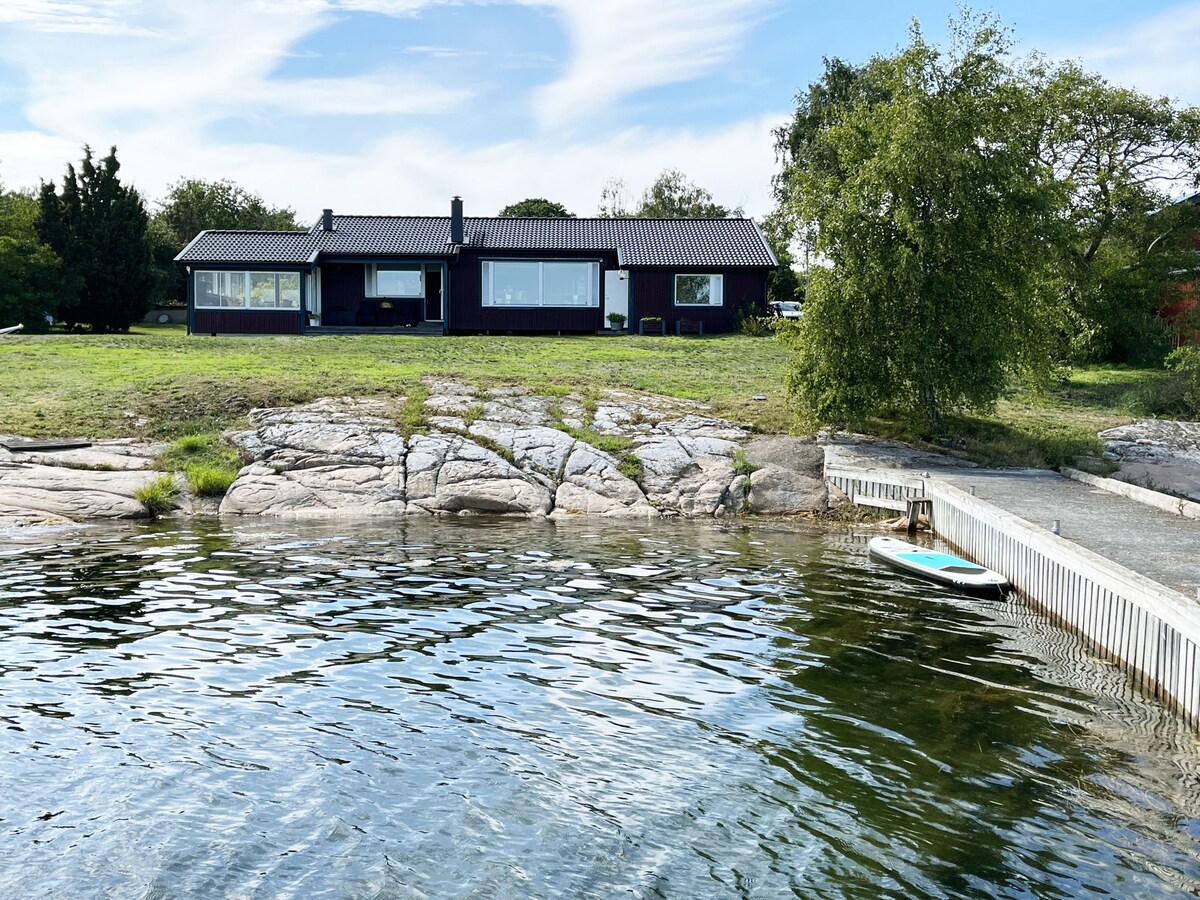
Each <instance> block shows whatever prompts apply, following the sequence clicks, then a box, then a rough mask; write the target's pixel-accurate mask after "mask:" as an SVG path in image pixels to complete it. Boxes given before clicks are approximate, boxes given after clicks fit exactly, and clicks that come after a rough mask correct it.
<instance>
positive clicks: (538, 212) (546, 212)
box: [498, 197, 575, 219]
mask: <svg viewBox="0 0 1200 900" xmlns="http://www.w3.org/2000/svg"><path fill="white" fill-rule="evenodd" d="M498 215H499V216H500V218H502V219H520V218H535V219H573V218H575V213H573V212H571V211H570V210H568V209H567V208H566V207H565V206H563V205H562V204H561V203H556V202H555V201H553V200H547V199H545V198H544V197H528V198H526V199H525V200H520V201H518V202H517V203H510V204H509V205H508V206H506V207H504V209H502V210H500V212H499V213H498Z"/></svg>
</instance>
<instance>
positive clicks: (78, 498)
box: [0, 381, 827, 521]
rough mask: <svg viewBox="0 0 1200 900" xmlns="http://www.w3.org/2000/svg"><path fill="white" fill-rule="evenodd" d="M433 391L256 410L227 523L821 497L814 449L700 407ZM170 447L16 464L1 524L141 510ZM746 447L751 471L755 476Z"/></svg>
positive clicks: (713, 512)
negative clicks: (139, 492) (157, 464)
mask: <svg viewBox="0 0 1200 900" xmlns="http://www.w3.org/2000/svg"><path fill="white" fill-rule="evenodd" d="M426 389H427V394H426V396H425V399H424V400H423V401H422V402H423V407H415V405H414V403H413V402H410V401H409V400H407V399H406V398H403V397H400V398H389V399H381V398H350V397H341V398H324V399H321V400H317V401H314V402H312V403H308V404H304V405H302V406H296V407H286V408H278V409H256V410H254V411H252V412H251V413H250V415H249V417H248V425H249V427H248V428H245V429H239V430H236V431H231V432H229V433H227V434H226V435H225V438H226V440H228V441H229V442H230V443H232V444H233V445H234V446H236V447H237V448H238V449H239V450H240V451H241V452H242V454H243V455H244V457H245V458H246V459H247V460H249V462H248V464H247V465H246V466H245V467H244V468H242V470H241V471H240V473H239V474H238V477H237V479H236V481H235V482H234V483H233V485H232V487H231V488H230V489H229V491H228V492H227V493H226V495H225V497H224V499H223V500H222V501H221V504H220V512H221V514H223V515H256V516H277V517H286V518H296V519H331V518H333V519H336V518H363V517H366V518H387V517H394V516H401V515H512V516H524V517H536V518H541V517H546V516H549V517H552V518H555V519H561V518H568V517H572V516H603V517H610V518H637V519H652V518H658V517H661V516H688V517H720V516H729V515H736V514H739V513H744V512H757V513H760V514H763V515H796V514H803V513H812V512H820V511H822V510H823V509H824V508H825V506H826V503H827V494H826V491H825V487H824V481H823V479H822V477H821V473H820V466H819V458H820V453H819V451H817V450H816V448H815V447H814V446H813V444H812V442H811V441H809V440H804V439H799V438H786V437H776V438H763V437H754V436H752V435H751V434H750V433H749V431H748V429H746V428H745V427H743V426H741V425H739V424H737V423H735V422H731V421H729V420H726V419H721V418H717V417H715V416H713V415H712V414H711V412H710V411H709V410H708V409H707V408H706V407H704V406H703V405H702V404H700V403H696V402H693V401H688V400H680V399H675V398H669V397H658V396H654V395H649V394H639V393H634V392H629V391H613V392H608V393H605V394H602V395H599V396H596V395H591V396H587V397H585V396H583V395H580V394H568V395H566V396H547V395H542V394H537V393H533V392H531V391H527V390H522V389H520V388H511V387H508V388H492V389H489V390H480V389H478V388H475V387H473V386H471V385H465V384H459V383H457V382H450V381H430V382H427V384H426ZM418 413H419V415H418ZM161 449H162V447H161V446H159V447H157V448H153V450H152V449H151V448H149V447H147V446H146V445H133V444H129V445H127V446H126V450H125V451H124V452H121V453H117V451H114V450H113V449H112V448H110V447H106V448H95V449H94V450H93V451H92V455H91V456H89V457H88V459H89V460H90V461H92V462H94V463H97V464H101V463H103V464H104V467H105V468H111V469H113V470H127V471H104V472H98V471H82V470H73V469H66V468H54V467H39V466H37V465H35V464H32V463H29V462H27V461H24V460H21V461H18V462H14V463H13V464H12V466H11V472H10V473H9V476H8V481H7V482H6V481H5V476H4V474H3V472H4V470H3V469H0V516H3V515H4V511H5V510H8V509H12V510H18V511H22V512H21V516H23V517H24V518H22V519H20V520H21V521H25V520H28V519H29V516H35V517H36V516H41V517H43V518H47V517H51V516H62V517H66V518H70V519H77V518H96V517H104V518H113V517H122V516H136V515H144V514H145V510H144V509H143V508H142V506H141V504H140V503H139V502H138V501H137V500H136V499H134V497H133V492H134V491H135V490H136V489H137V488H138V487H140V486H141V485H142V484H144V483H146V482H148V481H150V480H153V479H154V478H157V477H159V476H160V473H159V472H157V471H151V470H149V469H148V468H146V467H149V466H151V465H153V461H154V457H155V455H157V453H158V452H160V451H161ZM67 452H71V453H81V452H82V451H67ZM743 453H744V454H745V455H746V457H747V459H749V461H750V463H751V465H752V467H753V468H754V469H755V470H754V471H753V473H752V474H750V475H749V476H747V468H746V465H747V463H746V460H744V459H742V454H743ZM111 454H116V456H119V457H120V459H119V460H117V459H116V456H113V458H112V459H110V456H109V455H111ZM64 464H66V461H65V460H64ZM814 466H815V467H814ZM43 469H48V470H50V471H47V472H43V471H42V470H43ZM56 485H57V486H58V487H56ZM68 485H73V486H71V487H67V486H68ZM27 514H28V515H27ZM10 520H12V521H16V520H18V516H17V513H15V512H13V513H11V514H10Z"/></svg>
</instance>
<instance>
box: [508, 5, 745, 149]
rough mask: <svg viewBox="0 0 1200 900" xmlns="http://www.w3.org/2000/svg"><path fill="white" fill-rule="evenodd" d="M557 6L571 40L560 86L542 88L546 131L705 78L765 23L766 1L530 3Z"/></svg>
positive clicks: (539, 102) (540, 110) (541, 106)
mask: <svg viewBox="0 0 1200 900" xmlns="http://www.w3.org/2000/svg"><path fill="white" fill-rule="evenodd" d="M525 2H529V3H532V4H535V5H548V6H551V7H553V8H554V9H556V10H557V11H558V13H559V15H560V16H561V18H562V20H563V25H564V27H565V28H566V30H567V35H568V38H569V40H570V43H571V59H570V63H569V64H568V66H567V71H566V73H565V74H564V76H563V77H562V79H560V80H559V81H556V82H555V83H553V84H550V85H548V86H546V87H544V88H542V89H541V90H540V91H539V93H538V97H537V100H536V103H537V115H538V120H539V122H540V124H541V126H542V128H543V130H545V131H547V132H552V131H556V130H559V129H561V128H563V127H566V126H570V125H580V124H582V123H584V122H594V121H596V120H597V118H598V117H601V116H603V115H604V113H605V111H606V109H607V108H611V107H612V106H614V105H615V104H616V103H617V102H618V101H619V100H620V99H621V98H622V97H625V96H627V95H628V94H631V93H633V92H635V91H639V90H644V89H646V88H651V87H658V86H660V85H667V84H677V83H679V82H683V81H690V80H692V79H694V78H698V77H700V76H702V75H706V74H708V73H710V72H712V71H714V70H715V69H717V68H718V67H719V66H720V65H722V64H723V63H725V62H728V61H729V60H730V59H731V58H732V57H733V55H734V53H736V52H737V50H738V49H739V48H740V47H741V46H742V43H743V41H744V40H745V37H746V35H747V33H748V32H749V31H750V29H751V28H753V27H754V26H755V25H756V24H758V22H759V21H760V19H761V17H762V15H763V11H764V7H765V6H766V3H765V2H764V0H654V2H652V3H651V2H645V0H608V2H605V3H597V2H594V0H525Z"/></svg>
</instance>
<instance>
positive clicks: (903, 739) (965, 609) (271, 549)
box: [0, 520, 1200, 898]
mask: <svg viewBox="0 0 1200 900" xmlns="http://www.w3.org/2000/svg"><path fill="white" fill-rule="evenodd" d="M864 545H865V535H858V534H855V533H853V532H833V533H830V532H822V531H819V530H816V529H812V528H807V527H804V526H777V527H765V526H756V527H746V526H742V525H736V526H733V525H731V526H725V527H720V526H712V525H697V524H688V523H676V524H663V523H657V524H654V525H653V526H649V525H628V524H619V525H618V524H614V525H605V526H602V527H598V526H597V525H596V524H595V523H587V524H559V525H549V524H545V523H523V522H511V521H503V522H501V521H488V520H473V521H467V522H432V521H427V522H404V523H399V524H389V525H387V526H370V525H356V526H345V525H337V526H326V525H296V526H290V525H288V526H284V525H280V524H278V523H272V524H262V523H240V524H236V525H229V524H219V523H211V524H199V525H196V526H195V527H189V528H185V529H180V530H170V529H165V528H161V527H158V528H156V527H146V526H141V527H135V526H129V527H123V528H110V529H93V530H91V531H90V532H87V533H86V536H80V535H66V536H64V538H63V539H62V541H61V542H60V543H57V544H49V545H45V546H37V545H24V546H20V545H18V546H16V547H6V548H3V549H0V761H2V763H3V764H2V765H0V853H3V858H4V859H5V865H4V866H3V867H2V868H0V895H3V896H6V897H7V896H12V897H18V896H19V897H37V896H52V897H61V896H80V895H85V894H86V895H106V894H115V895H121V896H143V897H165V896H239V897H309V896H313V895H325V896H346V897H357V896H371V895H378V896H431V897H441V896H465V895H468V894H470V895H479V896H489V897H514V898H515V897H521V898H524V897H580V896H587V897H593V896H594V897H609V896H622V895H633V896H645V897H656V896H657V897H681V898H691V897H699V896H714V895H721V896H724V895H732V896H746V897H750V896H770V897H776V896H792V895H794V896H801V897H860V896H872V897H912V896H929V897H943V896H962V895H978V894H986V895H991V896H1001V897H1026V896H1031V895H1038V896H1064V897H1065V896H1080V895H1084V894H1088V893H1095V894H1119V895H1125V896H1133V895H1137V894H1147V893H1154V894H1158V895H1169V894H1171V893H1173V892H1174V893H1178V894H1180V895H1192V894H1194V893H1196V892H1197V891H1200V790H1198V788H1200V752H1198V750H1197V746H1196V743H1195V741H1194V740H1193V738H1192V736H1191V735H1190V734H1189V733H1188V732H1187V731H1186V730H1185V729H1184V728H1183V727H1182V725H1181V724H1180V723H1179V722H1178V721H1177V720H1175V719H1174V718H1173V717H1171V716H1169V715H1168V714H1166V713H1165V712H1164V711H1163V710H1162V709H1161V708H1159V707H1157V706H1156V705H1155V704H1153V703H1151V702H1149V701H1146V700H1145V699H1144V698H1142V697H1140V696H1139V695H1138V694H1137V693H1136V692H1134V691H1133V690H1132V689H1131V688H1130V686H1129V685H1128V683H1127V682H1126V680H1125V679H1124V677H1123V676H1121V675H1120V673H1118V672H1116V671H1115V670H1113V669H1112V668H1111V667H1109V666H1107V665H1105V664H1103V663H1101V662H1099V661H1097V660H1095V659H1092V658H1091V657H1089V656H1088V655H1087V654H1086V653H1085V652H1083V650H1082V649H1081V648H1080V646H1079V645H1078V643H1077V642H1076V641H1075V639H1074V638H1072V637H1070V636H1069V635H1066V634H1065V633H1063V632H1061V631H1058V630H1056V629H1054V628H1052V627H1050V626H1048V625H1047V624H1046V623H1045V622H1044V621H1042V620H1041V619H1040V618H1039V617H1038V616H1037V615H1035V614H1033V613H1031V612H1030V611H1029V610H1028V609H1026V608H1024V607H1022V606H1021V605H1019V604H1015V603H1003V602H995V601H978V600H972V599H969V598H966V597H963V596H961V595H957V594H955V593H953V592H952V591H949V590H943V589H940V588H936V587H931V586H928V585H925V584H923V583H921V582H918V581H915V580H913V579H908V578H904V577H895V576H893V575H892V574H891V573H888V572H887V571H886V570H883V569H881V568H880V567H879V566H877V565H876V564H874V563H872V562H870V561H868V560H867V559H866V557H865V555H864V553H863V551H864Z"/></svg>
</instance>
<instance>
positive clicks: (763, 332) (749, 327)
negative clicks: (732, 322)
mask: <svg viewBox="0 0 1200 900" xmlns="http://www.w3.org/2000/svg"><path fill="white" fill-rule="evenodd" d="M737 329H738V331H740V332H741V333H742V334H745V335H749V336H750V337H766V336H767V335H768V334H771V333H772V332H773V331H774V330H775V323H774V321H773V320H772V319H771V317H770V316H753V315H750V314H748V313H739V314H738V317H737Z"/></svg>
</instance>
